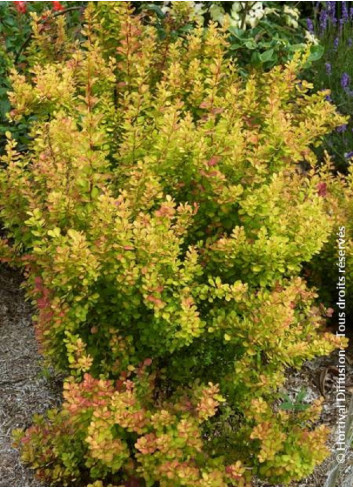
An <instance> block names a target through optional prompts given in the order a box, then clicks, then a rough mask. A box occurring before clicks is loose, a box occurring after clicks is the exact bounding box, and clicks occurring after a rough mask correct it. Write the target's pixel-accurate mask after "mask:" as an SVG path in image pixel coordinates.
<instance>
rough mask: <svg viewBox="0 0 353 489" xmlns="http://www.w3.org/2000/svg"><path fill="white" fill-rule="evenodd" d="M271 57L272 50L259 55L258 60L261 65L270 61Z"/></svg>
mask: <svg viewBox="0 0 353 489" xmlns="http://www.w3.org/2000/svg"><path fill="white" fill-rule="evenodd" d="M272 56H273V49H268V50H267V51H265V52H264V53H261V54H260V60H261V61H262V62H263V63H266V61H270V60H271V58H272Z"/></svg>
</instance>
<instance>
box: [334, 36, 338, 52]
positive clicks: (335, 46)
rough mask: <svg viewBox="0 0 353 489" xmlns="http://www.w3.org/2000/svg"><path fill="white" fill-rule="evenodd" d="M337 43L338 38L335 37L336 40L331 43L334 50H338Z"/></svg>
mask: <svg viewBox="0 0 353 489" xmlns="http://www.w3.org/2000/svg"><path fill="white" fill-rule="evenodd" d="M338 43H339V39H338V37H336V39H335V40H334V42H333V47H334V48H335V49H337V48H338Z"/></svg>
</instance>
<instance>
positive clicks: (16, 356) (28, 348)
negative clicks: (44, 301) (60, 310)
mask: <svg viewBox="0 0 353 489" xmlns="http://www.w3.org/2000/svg"><path fill="white" fill-rule="evenodd" d="M21 280H22V278H21V276H20V274H19V273H17V272H16V271H14V270H10V269H8V268H4V267H1V269H0V337H1V342H0V486H1V487H6V486H10V487H19V486H22V487H35V486H38V485H39V483H38V481H37V480H35V479H34V477H33V472H32V471H31V470H30V469H29V468H27V467H25V466H24V465H23V464H22V463H21V461H20V456H19V453H18V451H17V450H16V449H14V448H13V447H12V437H11V433H12V431H13V430H14V429H15V428H20V427H21V428H25V427H28V426H30V424H31V421H32V417H33V415H34V414H36V413H38V412H44V411H46V410H47V409H48V408H50V407H53V406H55V405H56V404H58V403H59V402H60V394H59V393H60V388H59V387H60V386H59V385H56V383H55V382H54V381H53V380H52V378H51V376H50V373H49V372H47V373H45V372H44V370H43V367H42V366H41V357H40V355H39V354H38V350H37V343H36V340H35V337H34V331H33V327H32V323H31V308H30V305H29V304H28V303H27V302H25V299H24V295H23V292H22V290H21V289H20V284H21Z"/></svg>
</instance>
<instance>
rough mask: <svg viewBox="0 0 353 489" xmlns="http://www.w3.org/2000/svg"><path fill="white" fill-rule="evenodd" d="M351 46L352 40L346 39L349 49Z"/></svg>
mask: <svg viewBox="0 0 353 489" xmlns="http://www.w3.org/2000/svg"><path fill="white" fill-rule="evenodd" d="M352 44H353V41H352V38H351V37H350V38H349V39H348V46H349V47H350V48H351V47H352Z"/></svg>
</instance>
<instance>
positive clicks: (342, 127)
mask: <svg viewBox="0 0 353 489" xmlns="http://www.w3.org/2000/svg"><path fill="white" fill-rule="evenodd" d="M336 131H337V132H346V131H347V124H342V125H341V126H338V127H337V129H336Z"/></svg>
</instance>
